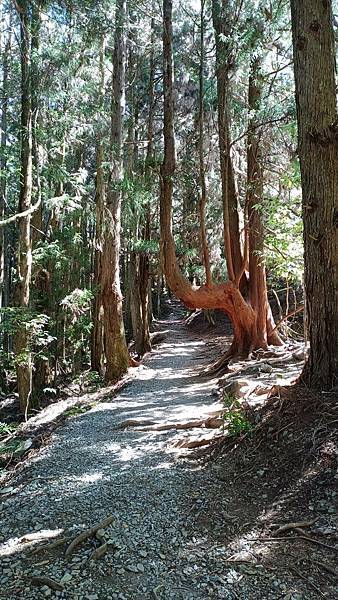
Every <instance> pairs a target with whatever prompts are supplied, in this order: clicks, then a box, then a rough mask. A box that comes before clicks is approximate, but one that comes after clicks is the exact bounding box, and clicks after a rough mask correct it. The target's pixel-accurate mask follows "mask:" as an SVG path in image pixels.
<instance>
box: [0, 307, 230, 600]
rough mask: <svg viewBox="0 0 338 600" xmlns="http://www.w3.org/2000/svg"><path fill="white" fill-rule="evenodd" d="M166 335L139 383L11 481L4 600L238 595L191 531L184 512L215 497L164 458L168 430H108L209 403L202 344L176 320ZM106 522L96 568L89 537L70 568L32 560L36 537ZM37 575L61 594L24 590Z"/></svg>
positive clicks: (62, 431)
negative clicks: (200, 371)
mask: <svg viewBox="0 0 338 600" xmlns="http://www.w3.org/2000/svg"><path fill="white" fill-rule="evenodd" d="M165 327H166V328H169V329H170V331H169V333H168V335H167V338H166V340H165V341H164V342H163V343H162V345H161V346H160V348H159V349H158V350H157V351H156V352H155V353H154V354H152V355H150V356H149V357H148V358H147V360H146V361H145V364H144V365H143V366H142V367H141V368H140V370H139V371H140V374H139V378H138V379H137V380H135V381H133V382H132V383H131V384H130V385H129V386H127V387H126V388H125V389H124V390H123V391H122V392H120V393H119V395H118V396H117V397H116V398H114V399H113V400H112V401H111V402H104V403H99V404H97V405H96V406H95V407H94V408H93V409H92V410H90V411H89V412H87V413H86V414H83V415H80V416H78V417H75V418H73V419H70V420H69V421H68V422H67V423H66V424H65V425H64V426H63V427H61V428H59V429H58V430H57V431H56V432H55V433H54V435H53V438H52V441H51V443H50V444H49V445H48V446H47V447H46V448H44V449H43V450H42V451H41V452H40V453H39V455H38V456H37V457H36V458H35V459H33V460H32V461H31V462H30V464H29V465H28V466H27V468H26V469H25V471H24V473H23V474H22V475H21V477H20V478H19V480H18V481H17V482H15V481H14V484H12V485H14V491H13V495H12V496H11V497H9V498H8V499H7V500H5V501H4V502H3V503H2V511H1V537H0V542H2V544H1V548H0V552H1V554H0V556H1V559H2V561H1V566H2V571H1V570H0V588H1V589H0V597H1V598H13V599H14V598H25V599H31V598H34V599H35V598H37V599H38V598H44V597H53V598H54V597H55V598H57V597H58V598H72V599H74V600H75V599H77V600H80V599H81V600H82V599H86V600H87V599H88V600H95V599H102V600H103V599H104V600H109V599H110V598H119V599H121V600H122V599H123V598H126V599H127V598H128V599H129V598H133V599H138V598H140V599H141V598H163V599H164V598H184V599H187V598H206V597H209V596H212V597H215V598H216V597H217V598H218V597H219V598H235V596H233V595H232V593H231V586H229V584H228V583H227V582H226V581H223V579H222V578H221V577H220V576H219V568H218V567H217V561H216V560H215V561H212V560H211V558H210V556H209V557H208V544H206V540H205V539H204V538H202V537H200V538H199V537H194V534H193V531H192V521H193V517H192V512H196V511H195V509H196V510H197V512H198V511H199V510H202V509H203V503H204V500H203V499H202V497H201V494H200V490H201V489H203V490H205V489H206V488H209V495H210V496H213V494H217V493H219V490H218V488H219V484H217V483H215V481H214V478H213V477H212V476H211V473H209V472H208V471H207V470H203V469H199V468H196V467H195V468H192V467H191V465H189V464H188V463H187V461H182V459H180V460H177V453H175V452H172V451H170V446H171V442H172V440H173V438H174V437H175V436H177V432H176V431H169V432H149V431H147V432H144V431H143V432H140V431H135V430H133V429H132V428H128V429H124V430H123V429H122V430H119V429H116V427H117V426H118V425H119V423H121V422H123V421H125V420H127V419H136V418H137V419H141V420H150V421H156V422H158V421H162V422H163V421H166V422H167V421H173V422H176V421H181V420H183V419H184V420H185V419H190V418H199V417H200V416H201V414H202V413H203V412H204V411H206V410H207V409H208V406H210V404H211V403H212V402H213V401H214V398H213V396H212V393H211V392H212V382H208V383H203V382H202V381H201V380H200V379H197V378H196V375H194V370H195V369H196V367H197V366H198V364H199V363H200V362H201V361H202V358H201V360H200V361H199V356H200V354H201V352H202V350H203V344H204V342H201V341H200V340H199V339H197V338H196V337H194V335H193V334H191V333H190V334H189V332H187V331H186V329H184V327H183V325H182V324H181V323H180V322H179V321H175V320H173V319H172V320H171V321H169V322H168V321H167V322H166V323H165ZM196 358H197V360H196ZM22 482H24V486H23V487H21V486H20V483H22ZM16 485H17V488H16V490H15V486H16ZM15 491H16V493H15ZM108 515H112V516H113V518H114V521H113V523H112V525H111V526H109V527H108V528H106V530H105V537H106V540H107V541H108V552H107V554H106V556H105V557H103V558H101V559H100V560H98V561H97V562H94V561H92V560H90V556H91V554H92V552H93V550H94V549H95V547H97V546H98V545H100V543H101V542H99V541H98V540H95V538H92V539H90V540H88V541H87V542H86V543H83V544H81V545H80V546H79V547H78V548H77V550H76V551H75V552H74V554H73V555H72V556H71V557H70V559H69V560H67V559H65V558H64V548H57V549H55V550H54V551H53V553H51V552H49V553H47V552H40V553H38V554H34V555H33V556H32V554H31V553H30V550H31V549H32V548H36V547H37V546H38V545H39V544H40V545H41V543H42V540H43V539H44V538H46V541H48V542H51V541H53V539H55V538H56V539H57V537H58V536H64V535H67V536H69V537H70V538H72V537H75V536H76V535H77V534H79V533H81V531H83V530H85V529H87V528H88V527H92V526H93V525H94V524H96V523H97V522H100V521H101V520H102V519H104V518H105V517H107V516H108ZM195 535H196V534H195ZM39 576H47V577H50V578H52V579H53V580H55V581H57V582H60V581H61V582H62V585H63V586H64V590H59V591H54V590H51V589H50V587H48V586H44V587H43V586H42V587H41V585H40V586H35V587H34V586H32V583H31V577H39ZM215 590H217V592H216V591H215ZM215 594H216V595H215Z"/></svg>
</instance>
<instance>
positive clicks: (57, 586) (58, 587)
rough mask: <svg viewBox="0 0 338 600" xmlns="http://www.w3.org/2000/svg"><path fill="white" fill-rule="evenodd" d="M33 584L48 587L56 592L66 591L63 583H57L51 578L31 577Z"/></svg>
mask: <svg viewBox="0 0 338 600" xmlns="http://www.w3.org/2000/svg"><path fill="white" fill-rule="evenodd" d="M31 582H32V583H33V585H46V586H48V587H49V588H50V589H51V590H55V591H56V592H62V591H63V589H64V587H63V585H62V584H61V583H59V582H58V581H55V580H54V579H51V578H50V577H44V576H40V575H39V576H35V577H31Z"/></svg>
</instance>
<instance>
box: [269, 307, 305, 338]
mask: <svg viewBox="0 0 338 600" xmlns="http://www.w3.org/2000/svg"><path fill="white" fill-rule="evenodd" d="M302 310H304V304H301V306H298V308H296V310H292V311H291V312H289V313H288V314H287V315H285V316H284V317H283V318H282V319H281V320H280V321H278V323H277V325H275V327H274V328H273V329H272V331H271V333H273V332H274V331H275V330H276V329H278V327H279V326H280V325H281V324H282V323H283V322H284V321H286V320H287V319H288V318H289V317H293V316H294V315H296V314H297V313H299V312H302Z"/></svg>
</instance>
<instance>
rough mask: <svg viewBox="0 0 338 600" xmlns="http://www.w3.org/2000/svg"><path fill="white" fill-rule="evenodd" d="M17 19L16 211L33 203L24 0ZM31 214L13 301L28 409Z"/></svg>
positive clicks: (23, 231) (21, 387)
mask: <svg viewBox="0 0 338 600" xmlns="http://www.w3.org/2000/svg"><path fill="white" fill-rule="evenodd" d="M16 6H17V10H18V15H19V19H20V51H21V169H20V199H19V212H20V213H21V212H23V211H29V210H30V209H31V204H32V105H31V56H30V53H31V23H30V18H29V16H28V11H27V6H26V3H24V2H21V3H20V4H19V3H18V2H17V3H16ZM30 223H31V215H30V213H28V214H27V215H26V216H24V217H21V218H20V219H19V243H18V253H17V277H18V283H17V289H16V304H17V306H18V307H19V308H20V309H22V311H21V318H20V323H19V324H18V327H17V331H16V333H15V335H14V339H13V348H14V353H15V358H16V374H17V382H18V392H19V401H20V409H21V411H22V412H23V413H25V414H26V413H27V410H28V407H29V402H30V398H31V394H32V357H31V352H30V349H29V333H28V329H27V324H26V322H25V316H26V315H25V311H26V310H27V309H28V307H29V299H30V283H31V271H32V245H31V235H30Z"/></svg>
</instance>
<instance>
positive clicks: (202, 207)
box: [198, 0, 212, 287]
mask: <svg viewBox="0 0 338 600" xmlns="http://www.w3.org/2000/svg"><path fill="white" fill-rule="evenodd" d="M204 30H205V0H201V19H200V65H199V114H198V128H199V136H198V157H199V171H200V173H199V175H200V234H201V246H202V254H203V264H204V269H205V279H206V285H207V287H210V286H211V284H212V278H211V269H210V257H209V248H208V240H207V232H206V224H205V208H206V203H207V187H206V178H205V164H204Z"/></svg>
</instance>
